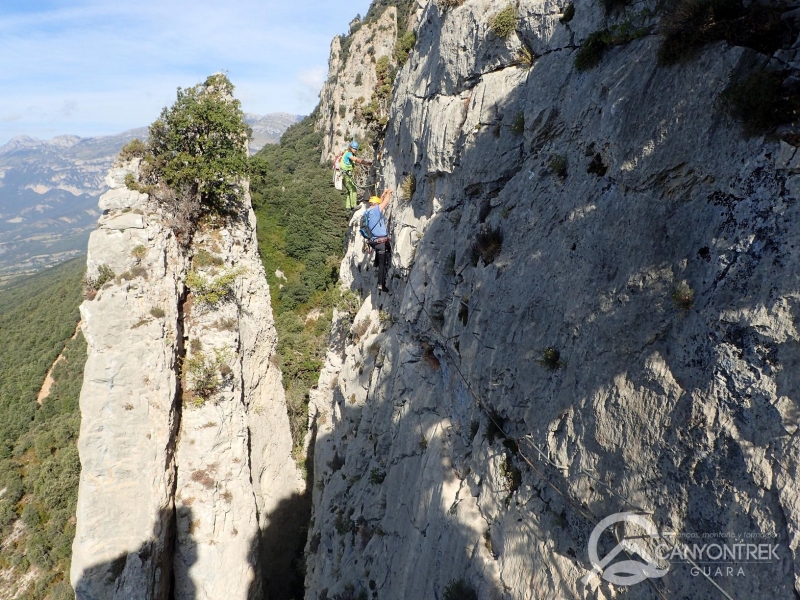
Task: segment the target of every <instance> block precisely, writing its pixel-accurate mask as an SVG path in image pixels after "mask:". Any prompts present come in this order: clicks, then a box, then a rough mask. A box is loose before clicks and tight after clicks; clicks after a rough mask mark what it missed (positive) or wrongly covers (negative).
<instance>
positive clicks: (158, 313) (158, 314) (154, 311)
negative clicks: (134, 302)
mask: <svg viewBox="0 0 800 600" xmlns="http://www.w3.org/2000/svg"><path fill="white" fill-rule="evenodd" d="M150 314H151V315H152V316H154V317H155V318H156V319H163V318H164V315H165V314H166V313H165V312H164V309H163V308H160V307H158V306H154V307H153V308H151V309H150Z"/></svg>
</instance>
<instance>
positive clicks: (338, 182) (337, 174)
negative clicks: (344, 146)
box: [333, 150, 347, 191]
mask: <svg viewBox="0 0 800 600" xmlns="http://www.w3.org/2000/svg"><path fill="white" fill-rule="evenodd" d="M345 152H347V150H342V151H341V152H339V153H338V154H337V155H336V157H335V158H334V159H333V187H335V188H336V189H337V190H339V191H342V189H344V187H343V183H342V157H344V153H345Z"/></svg>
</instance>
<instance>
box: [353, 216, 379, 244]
mask: <svg viewBox="0 0 800 600" xmlns="http://www.w3.org/2000/svg"><path fill="white" fill-rule="evenodd" d="M371 210H372V208H368V209H367V210H365V211H364V214H362V215H361V219H360V220H359V222H358V233H360V234H361V237H362V238H364V239H365V240H366V241H367V243H368V244H370V245H372V244H374V243H375V240H376V239H377V238H376V237H375V234H374V233H372V227H370V226H369V213H370V211H371ZM382 220H383V214H381V218H380V219H379V220H378V223H380V222H381V221H382Z"/></svg>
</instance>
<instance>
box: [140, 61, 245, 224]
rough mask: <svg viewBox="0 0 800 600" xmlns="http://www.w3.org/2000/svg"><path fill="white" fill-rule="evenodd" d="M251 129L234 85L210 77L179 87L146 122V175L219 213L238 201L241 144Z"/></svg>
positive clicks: (219, 76)
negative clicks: (174, 97)
mask: <svg viewBox="0 0 800 600" xmlns="http://www.w3.org/2000/svg"><path fill="white" fill-rule="evenodd" d="M249 134H250V132H249V130H248V127H247V125H246V124H245V122H244V114H243V113H242V110H241V108H240V104H239V101H238V100H234V99H233V84H231V82H230V81H229V80H228V78H227V77H226V76H225V75H222V74H216V75H212V76H210V77H209V78H208V79H206V81H205V82H204V83H202V84H200V85H196V86H194V87H191V88H188V89H186V90H182V89H180V88H178V98H177V100H176V101H175V104H173V105H172V106H171V107H169V108H165V109H164V110H163V111H161V116H160V117H159V118H158V119H157V120H156V121H155V122H154V123H153V124H152V125H150V137H149V142H148V154H147V155H146V156H145V161H147V162H148V164H149V166H150V168H151V171H150V176H151V177H152V178H155V179H156V180H159V181H163V182H164V183H166V184H167V185H168V186H169V187H170V188H172V189H173V190H175V191H177V192H180V193H187V192H188V193H189V194H191V195H192V196H197V197H199V200H200V203H201V205H202V206H203V207H205V208H207V209H211V210H213V211H216V212H224V211H226V210H227V209H229V208H231V207H232V206H233V205H234V204H236V203H238V201H239V199H240V195H241V191H242V190H241V185H242V178H243V177H244V175H245V172H246V167H247V153H246V152H245V142H246V141H247V138H248V136H249Z"/></svg>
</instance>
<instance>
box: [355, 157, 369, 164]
mask: <svg viewBox="0 0 800 600" xmlns="http://www.w3.org/2000/svg"><path fill="white" fill-rule="evenodd" d="M353 160H354V161H355V162H357V163H358V164H360V165H371V164H372V161H371V160H367V159H366V158H358V157H357V156H354V157H353Z"/></svg>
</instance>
